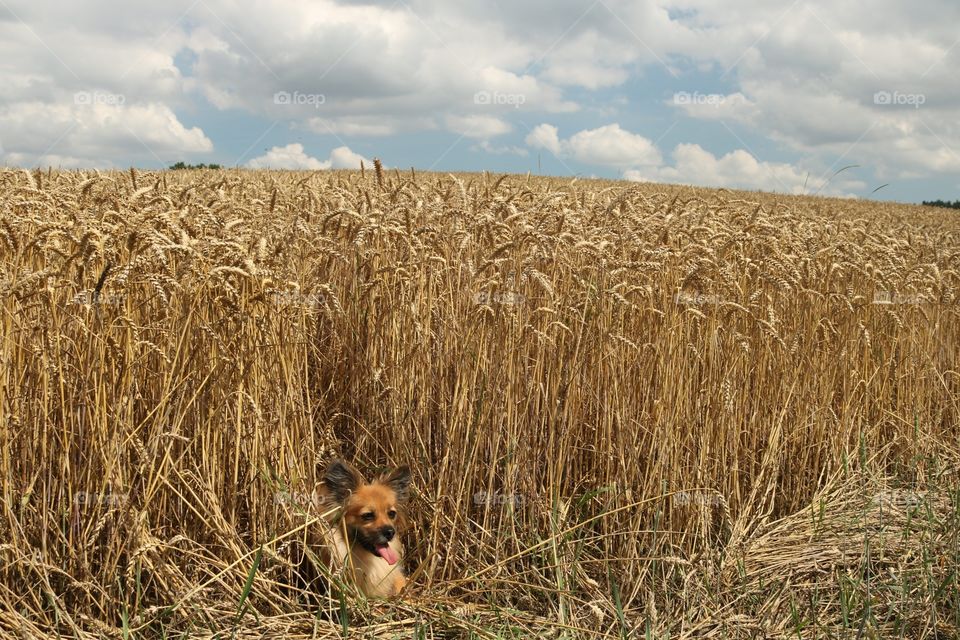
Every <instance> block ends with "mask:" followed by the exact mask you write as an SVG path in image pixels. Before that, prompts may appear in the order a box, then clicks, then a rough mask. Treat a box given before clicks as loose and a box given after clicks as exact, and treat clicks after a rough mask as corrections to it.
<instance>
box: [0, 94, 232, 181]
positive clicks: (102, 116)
mask: <svg viewBox="0 0 960 640" xmlns="http://www.w3.org/2000/svg"><path fill="white" fill-rule="evenodd" d="M87 95H89V94H87ZM111 95H112V94H111ZM96 99H100V100H107V97H106V96H105V95H100V97H99V98H91V101H92V100H96ZM77 100H78V98H76V97H75V96H70V97H69V98H67V97H66V96H65V97H64V98H63V99H62V100H61V101H59V102H58V103H55V104H49V103H43V102H17V103H14V104H11V105H6V106H3V105H0V131H2V132H4V145H5V147H6V150H7V156H6V158H5V160H6V161H7V162H9V163H14V164H22V165H25V166H32V165H56V166H63V167H109V166H113V165H114V162H112V159H115V158H120V157H131V156H133V157H138V158H143V159H146V160H147V161H151V162H158V161H159V162H161V163H164V164H165V163H166V162H167V161H169V160H170V158H172V157H180V156H182V155H183V154H188V153H208V152H210V151H212V150H213V143H212V142H211V141H210V139H209V138H207V136H206V135H205V134H204V133H203V131H202V130H200V129H199V128H197V127H191V128H187V127H185V126H184V125H183V124H182V123H181V122H180V121H179V119H178V118H177V116H176V115H175V114H174V113H173V111H171V110H170V108H169V107H167V106H166V105H162V104H144V105H137V104H135V105H125V104H124V105H118V104H102V103H101V104H90V103H89V102H86V101H85V100H84V99H82V98H81V99H80V102H86V103H84V104H77ZM112 100H113V101H114V102H116V100H117V98H116V97H114V98H113V99H112Z"/></svg>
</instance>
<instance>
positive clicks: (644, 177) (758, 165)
mask: <svg viewBox="0 0 960 640" xmlns="http://www.w3.org/2000/svg"><path fill="white" fill-rule="evenodd" d="M672 157H673V166H661V167H650V168H647V169H643V170H633V169H632V170H628V171H625V172H624V178H626V179H627V180H634V181H638V182H672V183H680V184H692V185H700V186H707V187H731V188H738V189H758V190H764V191H779V192H781V193H793V194H809V193H813V192H816V191H818V190H821V191H822V192H823V193H825V194H834V195H841V194H843V195H848V194H849V192H850V191H851V190H856V189H862V188H864V187H865V186H866V185H864V184H863V183H862V182H858V181H853V180H850V179H848V178H846V177H840V178H839V179H835V181H830V183H829V184H827V178H829V177H830V176H829V175H817V174H813V175H811V174H808V173H807V172H805V171H802V170H800V169H798V168H796V167H794V166H793V165H790V164H787V163H780V162H762V161H760V160H757V159H756V158H755V157H753V155H751V154H750V153H748V152H747V151H744V150H743V149H737V150H735V151H731V152H730V153H727V154H724V155H723V156H721V157H719V158H718V157H717V156H715V155H713V154H712V153H710V152H709V151H707V150H706V149H704V148H702V147H701V146H700V145H697V144H680V145H677V147H676V148H675V149H674V150H673V154H672Z"/></svg>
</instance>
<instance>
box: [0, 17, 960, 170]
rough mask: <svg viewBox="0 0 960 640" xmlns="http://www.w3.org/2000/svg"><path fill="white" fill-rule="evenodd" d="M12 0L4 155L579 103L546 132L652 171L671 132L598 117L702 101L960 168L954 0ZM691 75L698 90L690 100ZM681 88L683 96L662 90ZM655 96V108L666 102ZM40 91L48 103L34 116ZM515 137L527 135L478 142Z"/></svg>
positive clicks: (793, 131)
mask: <svg viewBox="0 0 960 640" xmlns="http://www.w3.org/2000/svg"><path fill="white" fill-rule="evenodd" d="M4 7H5V9H3V10H0V14H3V15H0V58H2V59H3V60H4V62H5V64H4V65H3V66H2V68H0V83H2V85H3V87H4V91H3V92H2V95H0V136H2V138H3V145H4V149H5V151H6V152H7V154H6V156H4V159H5V161H7V162H18V163H25V164H30V163H34V162H43V161H49V162H57V163H60V164H62V165H63V166H110V164H112V163H116V164H120V165H121V166H122V165H125V164H129V163H143V162H150V163H152V164H159V163H161V161H162V162H164V163H165V162H167V161H168V160H175V159H180V158H181V157H183V154H194V153H195V154H207V153H210V151H211V149H212V146H213V143H212V142H211V140H210V138H209V137H208V133H207V132H204V131H203V130H201V129H200V128H199V127H197V126H196V122H195V121H194V120H195V119H197V118H200V120H199V121H202V122H206V121H211V120H213V118H212V117H211V115H214V116H215V115H217V112H218V111H228V110H229V111H232V112H236V114H239V115H241V116H242V117H243V118H244V122H254V123H255V124H254V128H256V129H257V131H256V132H254V133H253V135H251V136H250V139H251V140H252V139H254V138H255V137H256V135H257V134H258V133H259V132H260V131H262V130H263V129H266V128H267V126H268V125H269V124H270V123H273V122H278V123H281V125H282V126H281V127H280V128H279V129H277V130H276V132H277V133H279V132H281V131H283V129H284V128H293V129H298V130H300V131H302V132H307V133H313V134H317V135H318V136H330V135H333V136H337V137H347V138H350V137H373V136H377V137H384V136H412V135H416V134H417V133H419V132H423V131H435V132H438V133H439V132H444V133H450V132H452V133H453V134H454V135H465V136H467V137H469V138H471V139H473V140H474V141H475V144H474V146H473V147H471V148H476V149H480V150H482V151H485V152H487V153H489V154H491V157H492V156H493V155H494V154H496V153H497V152H498V151H500V150H504V149H511V148H513V149H516V144H517V143H518V141H519V140H520V139H522V137H523V136H522V134H518V133H517V131H525V130H526V125H525V124H524V123H526V122H530V123H535V122H543V121H544V120H547V121H551V120H552V117H553V116H552V115H550V114H559V113H563V114H566V116H565V119H564V121H563V126H564V127H569V128H570V130H571V131H576V130H581V129H582V130H583V131H581V132H580V134H575V135H573V136H570V137H568V138H561V137H560V135H559V132H558V131H556V130H555V129H554V130H551V129H549V128H547V127H549V126H550V125H541V126H539V127H537V128H536V129H534V131H533V132H532V133H531V134H530V135H528V136H526V138H527V144H528V146H529V147H535V148H539V149H546V150H548V151H550V152H552V153H555V154H557V155H558V156H559V157H562V158H572V159H576V160H579V161H582V162H584V163H585V164H591V165H594V166H596V167H598V168H602V167H608V168H618V169H619V168H621V167H624V166H629V168H631V169H634V170H642V169H643V168H644V167H650V166H662V165H663V162H662V159H660V158H659V154H658V153H657V151H656V149H655V148H654V145H652V144H650V143H649V141H648V140H645V139H644V138H643V137H642V136H637V135H636V134H630V133H629V132H626V131H625V130H624V129H621V128H620V127H619V126H618V125H607V126H606V127H597V128H594V127H595V126H596V125H595V122H592V121H590V120H588V119H587V118H590V117H595V116H596V115H597V114H598V113H600V114H601V115H602V117H603V118H604V119H605V120H604V121H606V122H620V123H623V125H624V126H625V127H626V126H628V125H627V123H628V122H630V121H629V120H627V118H628V117H630V116H632V115H633V114H634V113H635V112H636V110H637V109H641V110H643V112H642V116H643V118H644V119H645V120H647V119H650V120H652V119H660V121H659V122H657V124H656V125H655V126H656V127H657V130H658V131H662V130H665V129H666V128H667V127H668V126H669V125H670V124H671V122H672V121H673V120H674V119H677V118H679V124H678V125H677V126H676V129H674V131H675V132H676V133H678V134H681V135H682V134H683V133H684V129H685V127H686V126H687V125H690V124H691V122H692V121H694V120H696V121H699V122H698V123H697V124H696V126H695V127H692V128H689V129H687V132H688V134H689V132H691V131H695V132H696V135H697V138H696V140H690V139H689V138H688V139H687V140H684V141H685V142H690V141H695V142H699V143H700V144H703V145H705V146H709V147H710V148H715V147H716V146H717V145H718V144H724V145H726V147H725V149H724V150H723V151H722V152H719V151H718V153H719V156H718V157H717V158H716V159H717V161H718V162H721V161H723V159H724V158H726V156H727V152H731V153H732V152H734V151H736V150H738V149H739V148H740V147H743V146H744V144H743V143H741V142H739V141H738V140H736V139H735V138H733V137H731V136H730V135H729V134H730V131H734V132H735V133H736V135H737V136H746V135H754V136H758V137H762V138H765V139H767V140H771V141H773V142H775V143H776V144H777V145H778V146H777V150H778V153H780V154H782V155H788V156H790V160H791V162H792V163H793V164H801V163H803V164H805V165H806V164H810V165H811V166H829V165H830V164H832V163H833V162H834V161H836V159H837V158H840V157H842V158H844V163H859V164H862V165H864V166H867V167H870V168H871V170H873V171H874V172H875V174H876V175H878V176H880V177H881V179H884V180H886V179H894V178H898V179H912V178H915V177H917V176H923V177H925V178H926V179H930V178H931V176H932V179H934V180H936V181H938V182H937V184H938V185H941V186H942V187H943V188H944V189H947V188H949V186H950V185H952V184H954V182H955V180H954V178H953V176H954V175H956V174H957V173H960V84H958V83H957V82H956V77H955V76H956V74H955V69H956V68H957V67H958V65H960V46H957V45H956V37H957V35H956V24H957V23H958V22H960V4H958V3H956V2H955V1H953V0H927V1H926V2H924V3H920V4H917V3H903V2H898V1H897V0H876V1H875V2H874V3H872V4H871V9H870V11H868V12H864V11H863V9H862V5H861V4H858V3H855V2H853V0H831V1H828V0H806V1H804V2H799V3H787V2H785V3H759V4H758V3H756V2H753V1H748V0H731V1H730V2H724V3H722V4H718V3H716V2H715V0H604V2H600V3H594V4H589V3H587V4H584V3H583V2H581V1H580V0H528V1H525V2H522V3H499V4H497V6H496V8H495V10H491V7H490V5H489V3H481V2H462V3H461V2H457V3H452V2H443V1H441V0H410V1H408V2H403V3H399V4H391V3H387V2H380V1H379V0H369V1H367V0H364V1H355V0H318V1H317V2H312V3H311V2H302V1H301V0H277V1H276V2H274V3H271V4H269V5H266V4H263V5H258V4H254V5H249V6H248V5H238V4H237V3H234V2H229V1H228V0H204V2H201V3H194V2H191V0H172V1H171V2H169V3H166V4H164V3H154V4H153V5H150V6H149V7H147V6H143V7H139V6H138V7H135V6H133V5H131V4H130V3H121V2H118V1H117V0H90V1H89V2H84V3H73V4H68V5H63V6H60V7H58V10H57V11H56V12H50V11H49V10H48V8H47V7H45V6H44V3H36V2H29V1H28V0H7V1H6V3H5V5H4ZM701 85H703V86H701ZM84 91H86V92H91V91H102V92H109V93H111V94H116V95H122V96H124V97H125V98H126V102H125V104H124V105H123V109H119V108H115V109H112V110H110V109H100V108H98V109H90V110H86V111H79V110H75V109H74V106H73V104H72V102H71V100H72V96H73V95H74V93H76V92H84ZM677 92H688V93H689V94H691V95H692V96H701V97H700V98H697V97H694V98H692V99H691V100H689V101H687V102H676V101H673V100H671V95H673V94H675V93H677ZM712 92H715V93H712ZM277 94H289V95H290V97H291V99H290V100H281V99H278V97H277ZM878 94H881V95H882V94H889V95H890V96H891V100H890V101H889V102H883V101H878V100H877V98H876V96H877V95H878ZM294 96H297V97H298V98H302V99H296V100H295V99H293V98H294ZM702 96H708V97H707V98H706V99H703V98H702ZM710 96H713V98H710ZM898 96H899V97H900V98H904V101H899V102H898ZM919 98H922V100H923V103H922V104H920V105H918V104H917V100H918V99H919ZM663 99H666V100H667V103H668V105H669V106H670V109H669V110H668V111H669V113H668V114H667V115H665V116H664V115H663V114H662V113H660V112H661V111H662V105H658V104H656V103H658V102H660V101H661V100H663ZM911 99H912V102H910V101H909V100H911ZM711 100H715V102H711ZM650 104H653V105H654V106H656V107H658V108H657V109H650V110H649V111H647V110H646V106H645V105H650ZM99 106H106V107H109V106H111V105H99ZM114 106H115V105H114ZM28 112H30V113H35V114H37V115H36V117H35V118H34V120H35V121H34V122H33V123H30V122H26V121H25V120H26V119H25V118H24V117H23V114H25V113H28ZM236 114H233V115H236ZM552 121H554V122H556V120H552ZM38 123H40V124H38ZM261 124H262V128H260V125H261ZM521 124H524V126H523V127H521V126H520V125H521ZM727 128H729V129H730V130H728V129H727ZM746 132H749V134H748V133H746ZM690 135H692V134H690ZM577 136H579V137H577ZM501 137H502V138H508V137H509V139H500V140H497V144H493V143H490V142H487V143H486V144H482V143H481V141H489V140H492V139H494V138H501ZM681 139H682V138H681ZM408 140H410V139H409V138H408ZM274 142H275V141H274V140H270V141H268V143H267V144H268V145H269V144H273V143H274ZM347 142H349V143H350V144H354V143H353V141H352V140H347ZM339 144H346V143H343V142H342V143H339ZM672 144H673V143H671V146H672ZM465 146H466V145H465ZM459 152H462V148H461V149H457V150H456V151H453V152H452V155H451V156H450V157H451V158H455V157H456V154H457V153H459ZM44 159H46V160H44ZM204 160H206V158H204ZM734 160H735V159H734ZM326 161H327V160H324V159H320V160H319V162H321V163H323V162H326ZM330 161H331V163H332V162H333V160H332V159H331V160H330ZM732 161H733V160H728V161H727V162H728V163H730V162H732ZM758 162H762V161H760V160H758ZM631 165H632V166H631ZM781 179H783V180H785V181H786V180H787V176H782V178H781ZM918 188H921V187H918ZM922 188H927V187H926V186H924V187H922Z"/></svg>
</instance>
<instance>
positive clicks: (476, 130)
mask: <svg viewBox="0 0 960 640" xmlns="http://www.w3.org/2000/svg"><path fill="white" fill-rule="evenodd" d="M447 127H448V128H449V129H450V130H451V131H453V132H454V133H459V134H462V135H464V136H466V137H468V138H493V137H495V136H499V135H502V134H504V133H509V132H510V131H511V129H512V127H511V126H510V124H509V123H508V122H505V121H503V120H501V119H500V118H496V117H493V116H455V115H451V116H447Z"/></svg>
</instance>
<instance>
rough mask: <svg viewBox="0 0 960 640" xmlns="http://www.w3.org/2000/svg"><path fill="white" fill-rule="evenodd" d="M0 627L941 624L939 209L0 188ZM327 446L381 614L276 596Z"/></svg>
mask: <svg viewBox="0 0 960 640" xmlns="http://www.w3.org/2000/svg"><path fill="white" fill-rule="evenodd" d="M0 256H2V259H0V292H2V300H3V302H2V304H3V307H2V316H0V331H2V336H0V359H2V360H0V495H2V507H0V508H2V514H0V635H2V636H3V637H10V638H48V637H50V638H52V637H60V638H101V637H103V638H187V637H191V638H192V637H206V638H291V639H306V638H333V637H363V638H367V637H370V638H451V637H457V638H459V637H463V638H525V637H550V638H587V637H607V638H635V637H637V638H667V637H669V638H699V637H726V638H741V637H742V638H761V637H783V638H787V637H790V638H798V637H804V638H806V637H821V638H831V637H836V638H842V637H851V638H852V637H858V638H859V637H866V638H894V637H906V638H948V637H956V636H957V635H958V634H960V578H958V575H957V567H958V565H960V540H958V531H960V475H958V473H960V438H958V436H960V362H958V360H960V216H958V215H957V214H956V213H954V212H952V211H945V210H935V209H929V208H923V207H916V206H909V205H898V204H889V203H880V202H871V201H859V200H843V199H828V198H819V197H800V196H784V195H775V194H761V193H747V192H734V191H727V190H710V189H700V188H691V187H682V186H665V185H655V184H634V183H625V182H613V181H600V180H571V179H557V178H540V177H531V176H517V175H510V176H496V175H487V174H456V175H447V174H434V173H427V174H421V173H416V172H413V171H405V172H399V171H384V170H383V169H382V168H381V167H379V166H378V167H377V170H376V171H372V170H369V169H366V170H364V171H362V172H361V171H334V172H283V171H240V170H228V171H159V172H147V171H143V172H140V171H135V170H131V171H129V172H103V173H100V172H94V171H89V172H82V171H55V170H52V171H35V172H28V171H21V170H12V169H7V170H3V171H2V173H0ZM335 457H344V458H346V459H348V460H351V461H353V462H354V463H355V464H356V465H357V466H358V467H359V468H361V469H362V470H364V471H365V472H366V473H368V474H373V473H375V472H378V471H382V470H383V469H386V468H387V467H389V466H391V465H394V464H401V463H407V464H409V465H410V466H411V467H412V470H413V486H414V490H413V495H412V499H411V502H410V504H409V509H408V519H409V523H410V526H409V528H408V530H407V531H406V532H405V533H404V534H403V537H404V540H405V542H406V545H407V548H408V557H407V565H408V569H409V571H410V574H411V585H410V588H409V589H408V591H407V592H406V593H405V594H404V595H403V597H402V598H400V599H398V600H396V601H390V602H383V601H376V600H369V601H368V600H365V599H364V598H363V597H362V596H360V595H359V594H356V593H353V592H351V590H350V589H349V587H348V586H345V587H344V588H343V589H339V590H337V589H335V590H333V591H332V592H331V595H328V596H325V597H320V596H315V594H311V593H308V592H307V591H305V590H303V589H302V588H299V587H298V586H297V585H298V583H297V580H296V570H295V567H294V563H293V561H292V557H293V555H294V551H295V550H296V549H298V548H302V547H303V546H304V545H309V543H310V540H311V531H312V530H313V529H314V528H315V527H316V526H317V518H318V516H319V513H318V509H317V508H316V504H315V503H316V501H315V497H316V488H317V483H318V480H319V478H320V474H321V473H322V471H323V468H324V466H325V465H326V464H327V462H329V461H330V460H331V459H333V458H335Z"/></svg>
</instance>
